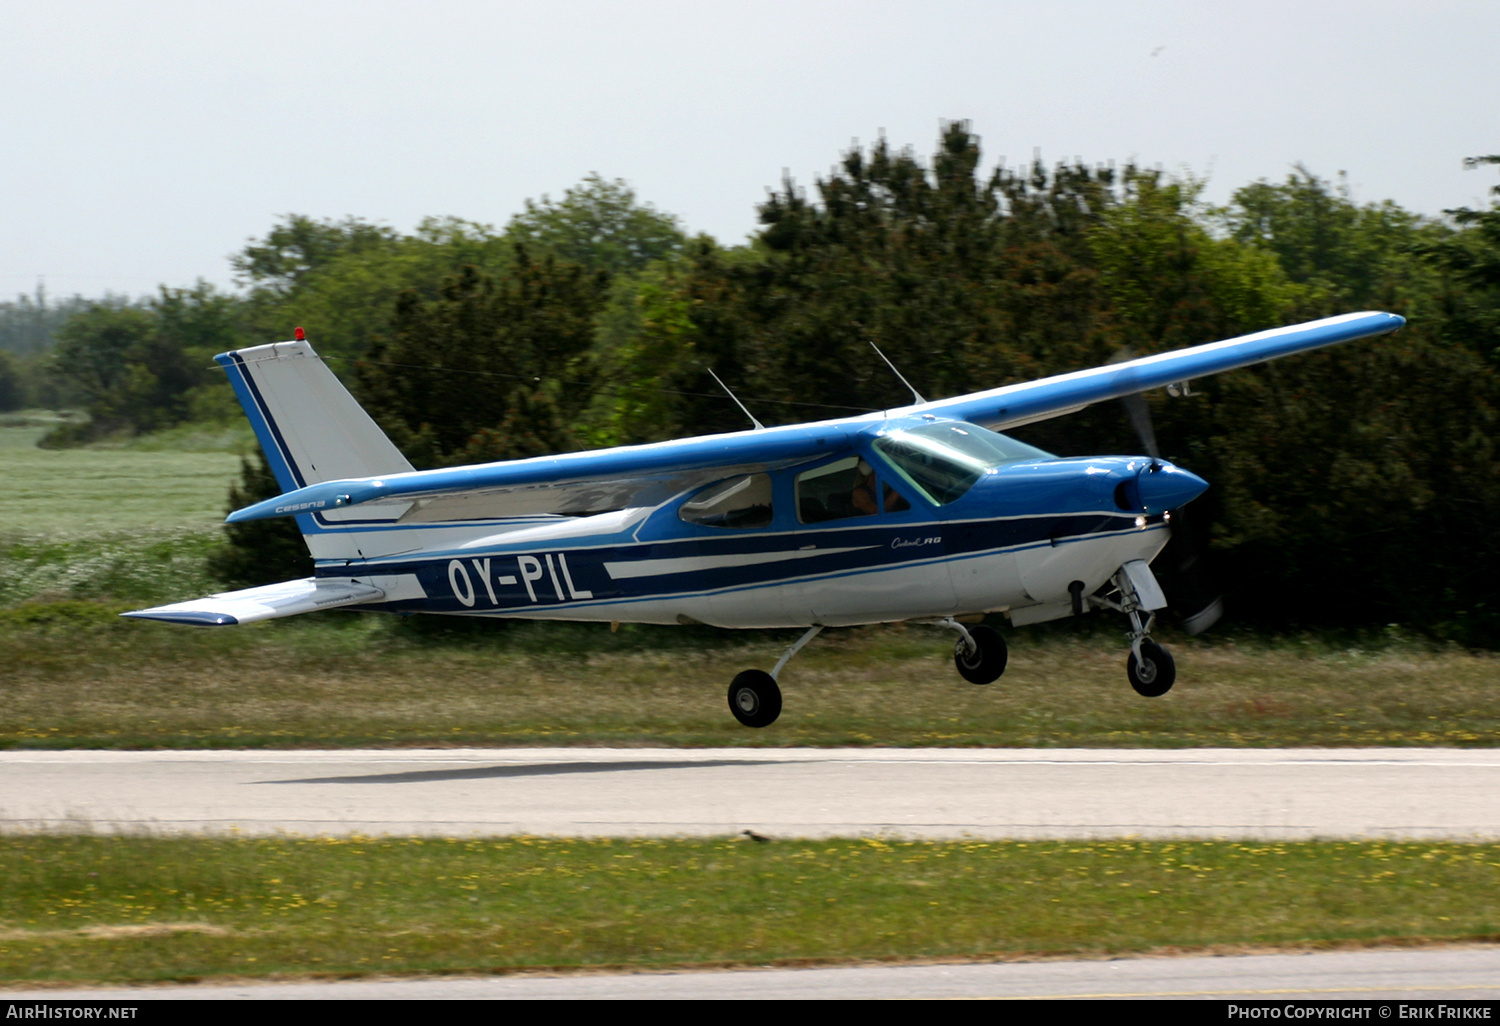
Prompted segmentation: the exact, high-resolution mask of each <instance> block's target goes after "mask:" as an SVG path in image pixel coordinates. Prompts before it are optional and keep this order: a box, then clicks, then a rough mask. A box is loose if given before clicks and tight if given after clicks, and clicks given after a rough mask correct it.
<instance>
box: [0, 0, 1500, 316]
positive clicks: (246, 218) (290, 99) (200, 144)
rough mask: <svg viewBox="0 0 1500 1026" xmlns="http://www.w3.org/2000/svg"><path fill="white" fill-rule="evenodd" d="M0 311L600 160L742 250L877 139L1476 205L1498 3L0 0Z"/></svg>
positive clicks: (560, 182)
mask: <svg viewBox="0 0 1500 1026" xmlns="http://www.w3.org/2000/svg"><path fill="white" fill-rule="evenodd" d="M0 13H3V21H0V109H3V113H0V297H8V296H12V295H14V294H15V293H17V292H30V291H31V290H32V289H33V288H34V287H35V286H36V283H37V281H38V279H41V278H45V280H46V284H47V288H48V290H49V291H50V292H51V293H52V294H54V295H57V294H71V293H74V292H82V293H84V294H86V295H96V294H99V293H102V292H104V291H106V290H111V291H115V292H128V293H145V292H150V291H153V290H154V288H155V286H156V285H157V284H159V283H166V284H170V285H186V284H190V283H191V282H192V281H193V280H195V279H197V278H200V277H201V278H205V279H207V280H209V281H213V282H216V283H218V284H220V285H226V286H227V285H229V284H230V283H231V271H230V267H229V264H228V260H227V257H228V255H229V254H230V253H232V252H234V251H236V250H238V249H239V248H240V247H242V246H243V245H244V244H245V242H246V240H247V239H249V238H252V237H257V236H260V235H263V234H265V232H266V231H267V230H268V229H269V228H270V227H271V226H272V224H273V223H274V222H275V221H276V220H277V219H278V218H279V217H281V216H282V215H285V214H288V213H302V214H308V215H311V216H313V217H318V218H325V217H330V218H341V217H344V216H346V215H353V216H356V217H360V218H364V219H367V220H371V221H377V222H382V223H385V224H389V225H391V226H393V227H395V228H397V229H400V230H402V231H407V230H410V229H411V228H412V227H413V226H414V225H415V224H416V222H417V221H418V220H419V219H420V218H422V217H423V216H426V215H454V216H458V217H462V218H467V219H470V220H475V221H482V222H487V223H491V224H495V225H497V226H500V225H503V224H504V223H505V222H506V220H508V219H509V217H510V216H511V215H512V214H514V213H515V212H517V211H518V210H520V209H521V206H522V204H523V201H524V200H525V199H526V198H527V197H539V196H541V195H542V194H544V193H550V194H551V195H553V196H554V197H556V196H560V195H561V193H562V192H563V191H564V190H565V189H567V188H568V187H569V186H570V185H573V184H576V183H577V182H578V181H579V180H580V179H581V178H583V176H584V175H586V174H588V173H589V172H591V171H597V172H599V173H601V174H603V175H604V176H606V177H610V178H623V179H625V180H626V181H628V182H629V183H630V184H631V185H632V186H633V187H634V188H635V189H636V191H637V194H638V196H639V197H640V198H641V199H642V200H644V201H647V202H650V203H652V204H654V205H655V206H656V207H658V208H659V209H662V210H665V211H669V212H671V213H674V214H677V215H678V216H680V217H681V218H682V220H683V221H684V223H685V224H686V226H687V227H688V228H689V229H690V230H693V231H704V232H708V233H709V234H711V235H713V236H715V237H716V238H718V239H719V240H720V241H722V242H725V243H735V242H739V241H741V240H743V238H744V237H745V235H746V234H748V233H749V232H751V231H752V230H753V229H754V228H755V207H756V204H757V203H759V202H760V201H761V200H762V199H763V198H764V197H765V194H766V189H767V188H768V187H772V186H775V185H776V184H777V183H778V182H779V181H780V179H781V176H782V173H783V170H785V171H787V172H789V173H790V174H791V175H792V176H793V177H794V178H795V179H796V180H797V181H798V182H799V183H802V184H805V185H809V186H810V185H811V184H812V183H813V180H814V179H815V178H816V177H817V176H818V175H821V174H825V173H826V172H827V170H828V168H829V167H830V166H831V165H832V164H833V163H834V162H835V161H836V160H837V159H838V157H839V155H840V153H841V152H842V151H844V150H845V149H847V148H848V147H849V146H850V144H851V143H852V142H853V141H855V140H859V141H860V142H862V143H868V142H869V141H870V140H872V139H874V138H876V137H877V135H878V134H879V133H880V132H882V131H883V132H884V133H885V135H886V137H887V139H888V140H889V141H890V142H891V143H893V144H895V145H897V146H911V147H913V148H914V149H915V150H916V152H917V153H918V154H919V155H921V156H924V157H925V156H927V155H930V153H931V151H932V149H933V146H934V143H935V141H936V139H937V135H938V131H939V126H940V124H941V123H942V122H943V121H946V120H952V119H959V118H962V119H967V120H969V121H970V122H971V123H972V125H973V128H974V130H975V131H976V132H977V133H978V134H979V135H980V136H981V139H982V142H983V147H984V152H985V156H986V162H987V163H988V164H991V165H992V164H993V163H994V162H996V161H998V160H1000V159H1001V158H1004V159H1005V160H1006V162H1007V163H1009V164H1011V165H1015V164H1018V163H1022V162H1026V161H1029V160H1030V159H1031V157H1032V154H1033V152H1040V154H1041V156H1042V158H1043V159H1044V160H1046V161H1048V162H1049V163H1050V162H1052V161H1055V160H1058V159H1060V158H1072V157H1075V156H1076V157H1080V158H1082V159H1083V160H1085V161H1087V162H1090V163H1093V162H1102V161H1108V160H1114V161H1117V162H1124V161H1127V160H1131V159H1134V160H1136V161H1138V162H1141V163H1144V164H1147V165H1152V166H1156V165H1160V166H1162V167H1164V168H1165V169H1167V170H1168V171H1173V172H1182V171H1186V172H1190V173H1191V174H1193V175H1196V176H1198V177H1206V178H1207V179H1208V181H1209V188H1208V196H1209V198H1210V199H1212V200H1215V201H1223V200H1225V199H1227V198H1228V195H1229V193H1230V192H1231V191H1232V190H1233V189H1235V188H1237V187H1239V186H1241V185H1244V184H1246V183H1248V182H1251V181H1254V180H1256V179H1259V178H1269V179H1272V180H1280V179H1282V178H1284V177H1285V176H1286V174H1287V173H1288V172H1289V171H1290V170H1291V168H1292V165H1294V164H1297V163H1299V162H1300V163H1302V164H1304V165H1306V166H1307V167H1308V168H1310V169H1311V170H1313V171H1314V172H1316V173H1318V174H1320V175H1323V176H1327V177H1332V176H1334V175H1335V174H1337V173H1338V172H1339V171H1347V172H1348V174H1349V183H1350V185H1351V186H1352V188H1353V191H1354V196H1355V198H1356V199H1357V200H1359V201H1361V202H1373V201H1377V200H1382V199H1387V198H1389V199H1393V200H1395V201H1396V202H1397V203H1400V204H1401V205H1402V206H1404V207H1407V208H1408V209H1411V210H1416V211H1419V212H1422V213H1426V214H1432V215H1437V214H1439V213H1440V212H1441V211H1442V210H1443V209H1444V208H1445V207H1454V206H1460V205H1468V206H1484V205H1487V204H1488V197H1487V195H1486V193H1487V190H1488V188H1489V187H1490V186H1491V185H1494V184H1496V183H1497V181H1500V177H1497V175H1496V172H1495V169H1494V168H1493V167H1489V168H1484V169H1481V170H1473V171H1465V170H1463V167H1462V158H1464V157H1466V156H1474V155H1478V154H1488V153H1497V152H1500V116H1497V109H1496V108H1497V103H1496V101H1497V88H1496V86H1497V84H1500V61H1497V54H1500V3H1497V2H1496V0H1422V2H1417V0H1412V2H1407V0H1357V2H1354V0H1351V2H1345V0H1295V2H1283V0H1256V2H1253V3H1248V2H1247V3H1238V2H1231V3H1205V2H1202V0H1184V2H1170V0H1136V2H1133V0H1112V2H1097V0H1050V2H1043V0H1028V2H1013V0H975V2H962V0H925V2H922V3H917V2H891V0H795V2H791V0H755V2H749V3H745V2H738V0H712V2H708V0H631V2H613V0H547V2H540V0H530V2H521V3H513V2H498V0H470V2H461V0H421V2H414V0H413V2H405V0H402V2H396V0H359V2H342V0H296V2H285V3H283V2H254V0H247V2H231V3H211V2H208V0H125V2H114V0H94V2H87V0H79V2H68V0H48V2H46V3H38V2H35V0H0Z"/></svg>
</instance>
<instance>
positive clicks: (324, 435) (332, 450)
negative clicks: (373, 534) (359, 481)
mask: <svg viewBox="0 0 1500 1026" xmlns="http://www.w3.org/2000/svg"><path fill="white" fill-rule="evenodd" d="M214 359H215V361H217V362H218V364H219V366H221V367H223V368H224V370H225V372H226V373H227V374H228V375H229V381H230V384H232V385H233V386H234V392H235V395H236V396H238V397H239V400H240V405H241V406H242V407H244V409H245V416H247V417H249V418H250V424H251V426H252V427H253V428H254V429H255V437H256V438H258V439H259V440H260V446H261V449H263V450H264V451H265V454H266V461H267V462H268V463H269V464H270V467H271V472H272V473H273V474H275V475H276V482H277V484H279V485H280V486H281V488H282V491H285V492H290V491H293V490H295V489H297V488H303V487H305V486H307V485H310V484H319V483H321V482H323V481H338V480H342V479H344V478H351V477H372V476H376V475H388V474H401V473H406V472H408V471H410V470H412V469H413V468H412V465H411V464H410V463H409V462H408V461H407V459H406V457H405V456H403V455H401V451H400V450H399V449H397V448H396V446H395V445H394V444H393V443H392V442H391V440H390V439H389V438H387V437H386V435H385V432H383V431H381V430H380V428H379V426H378V425H376V423H375V421H374V420H372V419H371V418H370V415H369V414H368V413H366V412H365V411H364V409H363V408H362V407H361V406H360V405H359V403H357V402H356V401H355V399H354V396H352V395H350V394H349V390H348V389H346V388H345V387H344V386H343V384H342V383H341V382H340V381H339V379H338V378H336V377H335V376H334V374H333V372H332V371H331V370H329V369H328V367H327V365H326V364H324V363H323V360H322V358H321V357H319V356H318V354H317V353H315V352H313V348H312V346H310V345H308V344H307V343H306V342H304V341H301V340H298V341H296V342H276V343H272V344H271V345H264V346H256V347H254V348H253V349H238V350H235V351H234V352H230V353H223V354H221V355H219V356H216V357H214ZM405 509H406V507H405V506H404V505H403V506H395V507H389V506H388V507H385V508H383V509H382V510H380V511H379V512H375V511H363V512H355V511H353V510H331V511H327V512H320V513H316V514H311V513H303V514H299V515H298V516H297V524H298V526H299V527H300V528H301V530H302V534H303V537H304V540H306V542H307V544H308V548H309V549H310V550H311V552H312V554H313V557H314V558H315V559H349V558H359V557H360V556H370V555H373V554H374V553H372V552H370V551H367V550H368V548H369V546H367V545H366V546H361V545H359V544H358V537H357V535H358V534H360V533H362V531H361V528H364V527H369V526H374V525H375V523H377V522H378V523H381V524H389V523H391V522H392V521H394V520H395V519H396V518H397V517H399V516H400V515H401V513H402V512H404V511H405Z"/></svg>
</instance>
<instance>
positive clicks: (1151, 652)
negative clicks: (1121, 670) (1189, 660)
mask: <svg viewBox="0 0 1500 1026" xmlns="http://www.w3.org/2000/svg"><path fill="white" fill-rule="evenodd" d="M1125 673H1126V675H1127V676H1129V677H1130V686H1131V687H1133V688H1135V693H1136V694H1138V695H1143V696H1145V697H1146V698H1160V697H1161V696H1162V695H1165V694H1166V693H1167V692H1168V691H1171V690H1172V685H1173V684H1174V683H1176V681H1177V663H1176V662H1175V661H1174V660H1173V659H1172V653H1171V652H1168V651H1167V650H1166V649H1164V648H1162V647H1161V646H1160V645H1158V644H1157V643H1156V642H1154V641H1149V640H1142V641H1141V652H1140V655H1139V656H1137V655H1136V653H1135V651H1134V650H1132V651H1131V653H1130V658H1129V659H1127V660H1125Z"/></svg>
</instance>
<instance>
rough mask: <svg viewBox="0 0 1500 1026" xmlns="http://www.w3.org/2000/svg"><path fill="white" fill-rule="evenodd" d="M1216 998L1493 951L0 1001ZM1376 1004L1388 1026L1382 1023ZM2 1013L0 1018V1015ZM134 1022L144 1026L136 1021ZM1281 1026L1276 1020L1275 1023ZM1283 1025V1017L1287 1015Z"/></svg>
mask: <svg viewBox="0 0 1500 1026" xmlns="http://www.w3.org/2000/svg"><path fill="white" fill-rule="evenodd" d="M912 998H929V999H930V998H967V999H986V998H989V999H1011V1000H1018V999H1020V1000H1025V999H1031V1000H1040V999H1059V998H1061V999H1072V1000H1082V999H1090V998H1092V999H1109V998H1114V999H1120V998H1166V999H1175V1000H1192V999H1219V1000H1224V999H1228V1000H1241V1001H1255V1002H1276V1004H1277V1006H1279V1007H1284V1006H1285V1005H1286V1004H1287V1003H1302V1002H1319V1001H1339V1000H1342V1001H1370V1002H1373V1003H1376V1004H1374V1007H1372V1008H1371V1009H1370V1012H1369V1013H1368V1014H1367V1015H1366V1016H1365V1017H1366V1018H1368V1019H1370V1020H1376V1019H1380V1018H1386V1017H1390V1018H1401V1015H1400V1005H1399V1004H1398V1002H1401V1001H1422V1002H1431V1001H1434V1000H1446V1001H1455V1002H1463V1003H1466V1004H1467V1003H1475V1002H1482V1003H1485V1004H1490V1005H1493V1004H1494V1003H1495V1002H1496V1000H1497V999H1500V947H1451V948H1432V949H1427V950H1420V951H1334V952H1321V953H1311V954H1270V955H1229V956H1220V957H1207V958H1204V957H1195V958H1116V959H1093V960H1084V961H1047V962H999V963H987V964H971V965H877V966H851V967H848V968H828V969H753V968H752V969H736V970H729V971H714V972H661V973H629V974H607V973H580V974H578V975H573V976H543V975H537V974H516V975H513V976H487V977H479V976H468V977H437V978H430V979H419V980H412V979H405V980H379V979H367V980H342V981H330V982H315V983H234V984H224V985H214V986H195V987H180V986H174V987H107V988H95V989H88V990H84V989H74V988H70V989H68V990H26V991H4V990H0V1005H3V1004H6V1003H7V1002H23V1001H27V1000H36V999H45V1000H49V1001H54V1002H67V1001H70V1000H71V1001H86V1000H92V1001H121V1002H125V1003H129V1002H131V1001H140V1000H142V999H145V1000H163V999H188V1000H225V999H229V1000H258V1001H275V1000H299V1001H300V1000H350V999H362V1000H382V1001H392V1000H413V1001H433V1000H490V999H513V1000H514V999H519V1000H559V999H560V1000H663V999H693V1000H704V999H708V1000H734V1001H744V1000H755V999H783V1000H785V999H794V1000H830V999H831V1000H860V999H864V1000H881V999H886V1000H889V999H912ZM1379 1002H1391V1004H1387V1005H1386V1006H1385V1007H1386V1009H1387V1012H1388V1013H1390V1014H1389V1015H1388V1016H1382V1015H1380V1012H1379V1008H1380V1005H1379V1004H1378V1003H1379ZM0 1014H3V1013H0ZM140 1017H141V1018H146V1017H147V1015H146V1014H142V1015H141V1016H140ZM1279 1017H1280V1016H1278V1018H1279ZM1286 1018H1293V1017H1292V1016H1286Z"/></svg>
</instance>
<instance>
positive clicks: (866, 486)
mask: <svg viewBox="0 0 1500 1026" xmlns="http://www.w3.org/2000/svg"><path fill="white" fill-rule="evenodd" d="M910 508H911V506H910V504H909V503H908V502H907V501H906V499H904V498H902V496H901V494H900V493H899V492H897V491H895V490H894V489H893V488H891V486H890V485H888V484H884V483H883V482H882V481H880V480H879V479H878V478H877V477H876V476H875V468H874V467H872V466H870V464H869V463H868V462H866V461H865V460H863V459H861V458H860V457H858V456H850V457H848V458H847V459H842V460H836V461H834V462H833V463H829V464H827V465H825V466H821V467H816V468H814V469H812V470H809V471H807V472H806V473H803V474H799V475H797V519H799V520H800V521H802V523H804V524H820V523H823V522H824V521H827V520H847V519H849V518H851V517H868V516H874V515H875V514H876V513H879V512H881V511H882V509H883V510H884V511H885V512H887V513H894V512H897V511H899V510H905V509H910Z"/></svg>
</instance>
